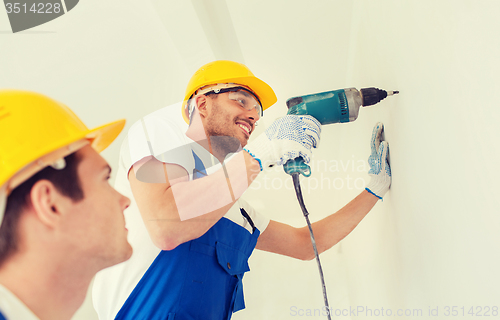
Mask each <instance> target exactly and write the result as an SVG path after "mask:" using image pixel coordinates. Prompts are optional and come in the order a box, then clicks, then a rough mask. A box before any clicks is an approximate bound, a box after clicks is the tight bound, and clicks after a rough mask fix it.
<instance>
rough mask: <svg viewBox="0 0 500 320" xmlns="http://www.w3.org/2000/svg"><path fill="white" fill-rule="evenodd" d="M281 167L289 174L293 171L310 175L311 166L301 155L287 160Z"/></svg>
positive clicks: (306, 175) (305, 175)
mask: <svg viewBox="0 0 500 320" xmlns="http://www.w3.org/2000/svg"><path fill="white" fill-rule="evenodd" d="M283 169H284V170H285V172H286V173H288V174H289V175H292V174H293V173H300V174H301V175H303V176H304V177H309V176H310V175H311V173H312V172H311V167H309V166H308V165H307V164H306V163H305V162H304V159H302V157H297V158H295V159H293V160H288V161H287V162H286V163H285V164H284V165H283Z"/></svg>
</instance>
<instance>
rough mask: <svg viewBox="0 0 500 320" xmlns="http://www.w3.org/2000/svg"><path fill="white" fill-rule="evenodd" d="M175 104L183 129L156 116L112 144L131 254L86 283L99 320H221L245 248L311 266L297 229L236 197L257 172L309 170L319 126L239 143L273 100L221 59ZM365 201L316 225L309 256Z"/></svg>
mask: <svg viewBox="0 0 500 320" xmlns="http://www.w3.org/2000/svg"><path fill="white" fill-rule="evenodd" d="M183 100H184V101H183V102H182V104H181V106H180V108H181V114H182V117H183V118H184V120H185V121H186V122H188V123H189V127H188V129H187V131H185V132H183V131H181V130H180V129H179V126H178V125H177V124H176V121H174V119H172V115H171V113H169V112H168V111H167V110H166V109H160V110H158V111H156V112H154V113H152V114H150V115H147V116H145V117H144V118H143V119H141V120H140V121H138V122H137V123H135V124H134V125H132V127H131V129H130V130H129V132H128V135H127V140H126V142H125V143H124V144H123V145H122V150H121V156H120V158H121V159H120V168H119V172H118V175H119V177H118V178H117V183H119V184H120V185H119V186H118V185H117V187H119V190H123V192H125V193H126V194H133V196H134V201H132V204H131V206H130V208H129V209H128V210H127V212H126V219H127V225H130V228H131V229H130V232H131V237H130V240H131V243H132V245H133V247H134V254H133V255H132V257H131V259H130V260H129V261H127V262H125V263H123V264H120V265H117V266H115V267H112V268H110V269H107V270H104V271H102V272H100V273H98V275H97V276H96V279H95V282H94V288H93V301H94V307H95V309H96V311H97V313H98V314H99V318H100V319H130V320H132V319H134V320H135V319H148V320H155V319H176V320H187V319H203V320H212V319H217V320H222V319H224V320H227V319H230V318H231V315H232V313H233V312H236V311H238V310H241V309H243V308H245V303H244V299H243V283H242V278H243V275H244V274H245V272H247V271H249V270H250V269H249V266H248V258H249V257H250V255H251V254H252V252H253V250H254V248H257V249H260V250H265V251H270V252H274V253H278V254H282V255H286V256H290V257H294V258H297V259H303V260H308V259H313V258H314V252H313V250H312V246H311V243H310V237H309V231H308V229H307V227H305V228H293V227H291V226H289V225H286V224H282V223H279V222H276V221H272V220H270V219H269V218H267V217H265V216H264V215H263V214H260V213H259V212H257V211H256V210H255V209H254V208H252V206H250V205H249V204H248V203H247V202H246V201H244V200H243V199H241V195H242V194H243V193H244V192H245V191H246V190H247V188H248V186H249V185H250V183H251V182H252V181H253V180H254V179H255V178H256V176H257V175H258V174H259V173H260V172H261V170H264V169H266V168H267V167H271V166H275V165H282V164H284V163H286V161H287V160H289V159H295V158H296V157H302V158H303V159H304V161H305V162H306V163H309V161H310V159H311V152H312V149H313V148H315V147H316V146H317V145H318V143H319V139H320V131H321V125H320V123H319V122H318V121H317V120H316V119H314V118H313V117H310V116H298V115H286V116H284V117H282V118H279V119H277V120H275V121H274V122H272V124H271V125H270V126H269V127H268V128H266V130H265V132H264V133H262V134H261V135H259V136H257V137H256V138H255V139H253V140H252V142H250V143H249V138H250V136H251V135H252V134H253V132H254V129H255V125H256V122H257V121H258V120H259V119H260V117H262V116H263V115H264V110H265V109H267V108H269V107H270V106H271V105H273V104H274V103H275V102H276V100H277V99H276V95H275V94H274V91H273V90H272V89H271V87H270V86H269V85H268V84H266V83H265V82H264V81H262V80H260V79H259V78H257V77H256V76H255V75H254V74H253V73H252V72H251V71H250V70H249V69H248V68H247V67H246V66H245V65H243V64H240V63H237V62H232V61H214V62H211V63H208V64H206V65H204V66H202V67H201V68H199V69H198V70H197V71H196V72H195V73H194V75H193V76H192V78H191V80H190V81H189V84H188V85H187V89H186V92H185V95H184V99H183ZM181 114H179V118H180V117H181ZM264 192H269V191H268V190H265V191H264ZM271 192H272V191H271ZM372 198H373V199H372ZM357 199H358V198H357ZM376 201H377V198H376V197H374V196H372V195H370V194H368V193H366V194H364V193H363V194H362V196H361V197H359V199H358V200H355V201H353V202H355V203H358V204H362V206H360V207H357V205H356V204H355V205H354V206H353V207H352V208H354V211H353V210H352V209H349V210H344V211H343V212H342V213H341V214H340V215H337V217H341V218H340V219H336V218H332V216H330V217H327V218H325V219H324V220H322V221H320V222H317V224H316V227H315V233H316V239H317V242H318V248H319V250H320V251H324V250H327V249H329V248H330V247H332V246H333V245H334V244H335V243H336V242H338V241H340V240H341V239H342V238H343V237H344V236H346V235H347V234H348V233H349V232H350V231H351V230H352V229H353V228H354V227H355V226H356V224H357V223H358V222H359V221H360V220H361V219H362V218H363V217H364V215H366V213H367V212H368V211H369V209H370V208H371V206H373V205H374V204H375V203H376ZM344 216H345V217H347V216H350V217H349V219H347V218H344ZM132 235H133V236H132Z"/></svg>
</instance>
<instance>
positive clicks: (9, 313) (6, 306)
mask: <svg viewBox="0 0 500 320" xmlns="http://www.w3.org/2000/svg"><path fill="white" fill-rule="evenodd" d="M0 312H1V313H2V314H3V315H4V317H5V318H6V319H7V320H20V319H22V320H40V319H39V318H38V317H37V316H35V314H34V313H33V312H32V311H31V310H30V309H29V308H28V307H27V306H26V305H25V304H24V303H23V302H22V301H21V300H19V298H18V297H16V296H15V295H14V294H13V293H12V292H10V291H9V289H7V288H5V287H4V286H2V285H1V284H0Z"/></svg>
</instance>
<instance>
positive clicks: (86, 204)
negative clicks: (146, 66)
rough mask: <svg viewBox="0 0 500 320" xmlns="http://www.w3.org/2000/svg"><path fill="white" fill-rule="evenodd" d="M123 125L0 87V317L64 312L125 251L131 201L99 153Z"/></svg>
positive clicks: (27, 318)
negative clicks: (89, 119) (113, 182)
mask: <svg viewBox="0 0 500 320" xmlns="http://www.w3.org/2000/svg"><path fill="white" fill-rule="evenodd" d="M124 125H125V120H119V121H116V122H113V123H109V124H107V125H104V126H101V127H99V128H96V129H92V130H90V129H88V128H87V127H86V126H85V124H84V123H83V122H81V121H80V119H79V118H78V117H77V116H76V115H75V114H74V113H73V112H72V111H71V110H70V109H69V108H68V107H66V106H65V105H63V104H61V103H59V102H57V101H55V100H53V99H51V98H49V97H46V96H44V95H41V94H38V93H34V92H27V91H20V90H0V319H7V320H14V319H23V320H33V319H70V318H71V317H72V315H73V314H74V313H75V312H76V310H77V309H78V308H79V307H80V305H81V304H82V303H83V300H84V298H85V294H86V292H87V288H88V285H89V284H90V281H91V280H92V278H93V276H94V275H95V273H96V272H97V271H99V270H101V269H104V268H106V267H109V266H112V265H114V264H117V263H119V262H123V261H125V260H126V259H128V258H129V257H130V255H131V254H132V248H131V246H130V244H129V243H128V242H127V230H126V229H125V221H124V217H123V210H125V208H126V207H127V206H128V205H129V203H130V201H129V199H128V198H127V197H125V196H123V195H121V194H120V193H118V192H117V191H115V190H114V188H113V187H111V186H110V184H109V183H108V179H109V175H110V170H111V169H110V167H109V165H108V164H107V162H106V161H105V160H104V159H103V158H102V157H101V156H100V155H99V152H100V151H102V150H104V149H105V148H106V147H107V146H108V145H109V144H110V143H111V142H112V141H113V140H114V139H115V138H116V137H117V136H118V134H119V133H120V131H121V130H122V129H123V126H124Z"/></svg>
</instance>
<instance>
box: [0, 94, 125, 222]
mask: <svg viewBox="0 0 500 320" xmlns="http://www.w3.org/2000/svg"><path fill="white" fill-rule="evenodd" d="M124 126H125V120H118V121H115V122H112V123H109V124H106V125H104V126H101V127H98V128H96V129H93V130H89V129H88V128H87V126H85V124H84V123H83V122H82V121H81V120H80V119H79V118H78V117H77V116H76V115H75V114H74V113H73V111H71V110H70V109H69V108H68V107H66V106H65V105H63V104H62V103H59V102H57V101H55V100H52V99H51V98H49V97H46V96H44V95H41V94H38V93H34V92H28V91H19V90H0V188H6V193H7V194H8V193H9V192H10V190H9V189H14V188H15V187H17V186H18V185H19V184H20V183H22V182H24V181H25V180H27V179H28V178H30V177H31V176H33V175H34V174H35V173H36V172H38V171H40V170H41V169H43V168H44V167H46V166H47V165H50V164H51V163H50V162H47V161H48V160H50V161H52V162H53V161H55V160H57V159H55V158H54V157H52V158H51V159H49V158H50V157H49V155H55V154H57V158H63V157H65V156H67V155H69V154H71V153H73V152H75V151H77V150H78V149H79V148H81V147H83V145H85V144H89V143H90V145H91V146H92V147H93V148H94V149H95V150H96V151H97V152H101V151H102V150H104V149H106V147H108V146H109V145H110V144H111V142H113V140H114V139H115V138H116V137H117V136H118V134H119V133H120V132H121V131H122V129H123V127H124ZM82 142H83V144H82ZM21 172H23V177H22V178H19V175H20V174H21ZM14 179H17V181H16V183H14V185H12V181H13V180H14ZM23 180H24V181H23ZM0 221H1V220H0Z"/></svg>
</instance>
